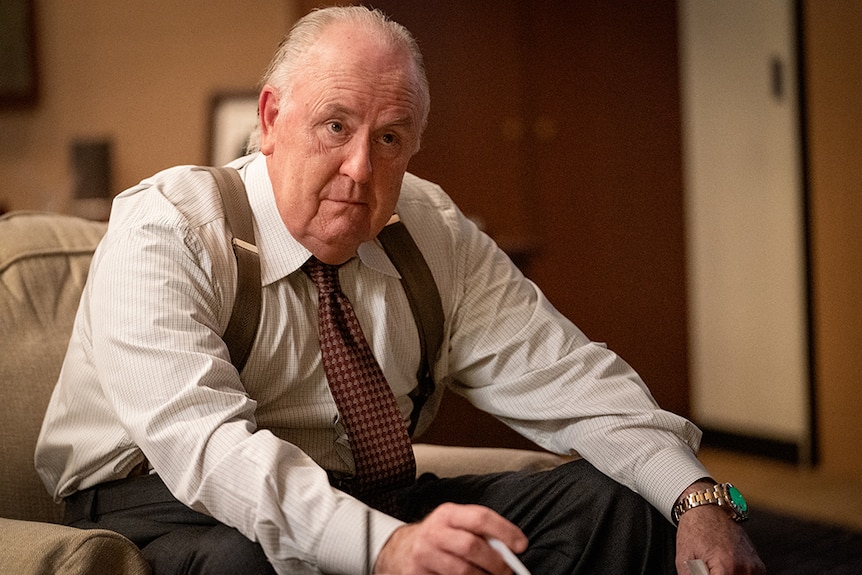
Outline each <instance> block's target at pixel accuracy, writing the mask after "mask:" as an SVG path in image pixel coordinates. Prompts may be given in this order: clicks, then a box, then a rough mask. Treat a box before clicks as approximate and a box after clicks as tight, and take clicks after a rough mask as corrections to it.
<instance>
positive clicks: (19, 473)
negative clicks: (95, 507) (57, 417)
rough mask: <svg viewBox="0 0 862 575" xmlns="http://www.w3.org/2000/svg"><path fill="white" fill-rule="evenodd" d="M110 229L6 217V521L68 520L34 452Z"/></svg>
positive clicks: (0, 305)
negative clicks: (99, 248) (37, 465)
mask: <svg viewBox="0 0 862 575" xmlns="http://www.w3.org/2000/svg"><path fill="white" fill-rule="evenodd" d="M106 227H107V225H106V224H105V223H102V222H94V221H90V220H84V219H81V218H76V217H72V216H65V215H60V214H46V213H36V212H12V213H8V214H5V215H4V216H2V217H0V318H2V320H0V325H2V328H0V386H2V397H3V400H2V408H0V409H2V416H0V517H6V518H10V519H28V520H35V521H52V522H57V521H59V520H60V518H61V514H62V509H61V506H59V505H56V504H55V503H54V502H53V501H52V499H51V497H50V496H49V494H48V492H47V491H46V490H45V487H44V485H43V484H42V482H41V480H40V479H39V477H38V475H37V474H36V471H35V468H34V466H33V451H34V449H35V446H36V438H37V437H38V435H39V429H40V427H41V425H42V418H43V416H44V414H45V408H46V407H47V405H48V400H49V398H50V396H51V391H52V390H53V389H54V383H55V382H56V381H57V376H58V374H59V373H60V366H61V364H62V362H63V356H64V355H65V353H66V347H67V345H68V342H69V337H70V335H71V332H72V323H73V322H74V319H75V312H76V310H77V308H78V301H79V300H80V298H81V291H82V289H83V287H84V282H85V281H86V278H87V271H88V269H89V265H90V259H91V258H92V255H93V251H94V250H95V249H96V245H97V244H98V243H99V240H100V239H101V237H102V235H103V234H104V233H105V229H106Z"/></svg>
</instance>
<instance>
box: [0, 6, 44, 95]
mask: <svg viewBox="0 0 862 575" xmlns="http://www.w3.org/2000/svg"><path fill="white" fill-rule="evenodd" d="M0 38H2V39H3V41H2V42H0V107H4V108H6V107H19V106H32V105H34V104H35V103H36V101H37V99H38V93H39V82H38V69H37V65H36V60H37V50H36V14H35V0H3V2H0Z"/></svg>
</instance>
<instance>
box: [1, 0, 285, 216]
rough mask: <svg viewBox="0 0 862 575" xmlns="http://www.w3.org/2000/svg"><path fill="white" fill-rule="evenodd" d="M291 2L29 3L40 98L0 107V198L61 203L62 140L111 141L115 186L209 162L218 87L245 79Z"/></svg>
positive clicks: (251, 79)
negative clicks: (33, 11)
mask: <svg viewBox="0 0 862 575" xmlns="http://www.w3.org/2000/svg"><path fill="white" fill-rule="evenodd" d="M292 6H293V3H292V2H289V1H288V0H260V1H257V2H255V6H254V8H253V9H250V8H249V7H248V6H247V5H245V4H243V3H240V2H234V1H232V0H184V1H182V2H176V1H174V0H153V1H149V2H142V1H133V2H116V1H114V0H88V1H87V2H64V1H62V0H43V1H41V2H37V34H38V46H39V48H38V49H39V68H40V83H41V96H40V101H39V103H38V104H37V105H36V106H35V107H34V108H32V109H25V110H14V111H13V110H0V178H2V182H3V185H2V187H0V206H5V208H6V209H38V210H62V209H64V208H65V203H66V200H67V196H68V194H69V193H70V192H69V187H70V182H69V179H70V169H69V152H68V145H69V143H70V141H71V140H72V139H75V138H96V137H98V138H102V137H107V138H111V139H113V141H114V188H115V190H116V191H120V190H122V189H125V188H126V187H128V186H130V185H133V184H135V183H137V182H138V181H139V180H141V179H142V178H144V177H146V176H148V175H150V174H151V173H153V172H155V171H157V170H159V169H161V168H165V167H168V166H171V165H174V164H178V163H202V162H204V161H205V160H206V143H207V135H208V105H209V101H210V98H211V96H212V95H213V94H214V93H215V92H216V91H221V90H237V89H242V90H245V89H250V88H253V87H254V86H255V84H256V83H257V81H258V79H259V77H260V75H261V73H262V72H263V69H264V68H265V67H266V64H267V63H268V61H269V57H270V55H271V54H272V52H273V51H274V49H275V47H276V46H277V44H278V42H279V41H280V39H281V37H282V36H283V34H284V33H285V32H286V30H287V27H288V25H289V23H292V22H293V20H294V19H295V15H294V14H293V11H292Z"/></svg>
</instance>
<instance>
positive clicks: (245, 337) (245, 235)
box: [202, 167, 261, 373]
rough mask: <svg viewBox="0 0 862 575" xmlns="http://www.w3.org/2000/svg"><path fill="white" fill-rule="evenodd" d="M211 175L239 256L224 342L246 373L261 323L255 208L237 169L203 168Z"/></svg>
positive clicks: (236, 365) (235, 365)
mask: <svg viewBox="0 0 862 575" xmlns="http://www.w3.org/2000/svg"><path fill="white" fill-rule="evenodd" d="M202 169H205V170H207V171H208V172H210V174H212V176H213V178H214V179H215V181H216V184H217V185H218V189H219V193H220V194H221V198H222V203H223V204H224V211H225V218H226V219H227V223H228V226H229V227H230V230H231V233H232V234H233V239H232V240H231V243H232V244H233V251H234V255H235V256H236V267H237V283H236V297H235V299H234V306H233V311H232V312H231V316H230V320H229V321H228V324H227V329H225V332H224V335H223V336H222V339H224V342H225V344H226V345H227V348H228V351H229V352H230V361H231V363H233V365H234V367H236V369H237V371H239V372H240V373H241V372H242V369H243V367H245V362H246V361H247V360H248V356H249V354H250V353H251V348H252V345H253V344H254V338H255V335H256V334H257V326H258V324H259V323H260V306H261V303H260V299H261V295H260V292H261V284H260V259H259V257H258V253H257V246H256V245H255V241H254V225H253V224H252V217H251V206H250V205H249V203H248V195H247V194H246V191H245V185H244V184H243V182H242V178H240V175H239V172H237V171H236V170H235V169H233V168H211V167H207V168H202Z"/></svg>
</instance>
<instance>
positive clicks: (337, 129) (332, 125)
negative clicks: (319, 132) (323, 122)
mask: <svg viewBox="0 0 862 575" xmlns="http://www.w3.org/2000/svg"><path fill="white" fill-rule="evenodd" d="M329 131H330V132H332V133H333V134H340V133H341V132H343V131H344V125H343V124H342V123H341V122H329Z"/></svg>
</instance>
